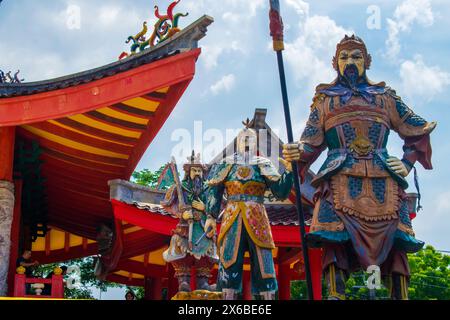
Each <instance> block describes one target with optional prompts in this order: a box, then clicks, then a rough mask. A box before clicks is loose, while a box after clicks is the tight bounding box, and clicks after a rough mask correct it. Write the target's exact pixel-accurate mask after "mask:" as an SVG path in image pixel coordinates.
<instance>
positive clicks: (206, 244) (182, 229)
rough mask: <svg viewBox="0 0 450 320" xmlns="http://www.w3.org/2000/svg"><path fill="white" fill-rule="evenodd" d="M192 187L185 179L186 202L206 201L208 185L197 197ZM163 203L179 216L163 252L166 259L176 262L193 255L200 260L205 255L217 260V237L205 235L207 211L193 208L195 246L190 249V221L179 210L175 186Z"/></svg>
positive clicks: (168, 192)
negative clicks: (167, 246) (167, 245)
mask: <svg viewBox="0 0 450 320" xmlns="http://www.w3.org/2000/svg"><path fill="white" fill-rule="evenodd" d="M192 189H193V188H192V182H191V181H190V180H185V181H183V182H182V192H183V197H184V203H186V204H188V205H191V204H192V202H193V201H194V200H201V201H202V202H204V203H205V202H206V198H205V192H206V186H203V191H202V193H201V194H200V197H197V196H196V195H195V194H194V192H193V190H192ZM162 205H163V206H164V207H166V208H168V210H169V211H171V212H175V213H176V214H177V216H178V218H179V222H178V225H177V227H176V229H175V230H173V236H172V238H171V241H170V245H169V248H168V249H167V250H166V251H164V253H163V258H164V260H165V261H167V262H175V261H182V260H183V259H185V258H186V257H188V256H192V257H194V258H195V259H196V260H200V259H202V258H204V257H205V258H210V259H211V261H212V262H217V260H218V257H217V247H216V245H215V239H211V238H208V237H206V236H203V234H204V233H205V231H204V225H205V222H206V218H207V216H206V212H200V211H197V210H195V209H193V216H194V219H193V220H194V221H193V232H192V244H193V246H192V250H190V249H189V245H188V238H189V222H188V221H186V220H184V219H183V217H182V214H183V213H182V212H179V210H178V194H177V191H176V187H175V186H172V187H171V188H170V189H169V190H168V191H167V193H166V196H165V199H164V201H163V202H162ZM200 238H201V240H200ZM198 241H199V242H198ZM197 242H198V243H197ZM195 244H197V245H195Z"/></svg>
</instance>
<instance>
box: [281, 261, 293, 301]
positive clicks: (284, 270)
mask: <svg viewBox="0 0 450 320" xmlns="http://www.w3.org/2000/svg"><path fill="white" fill-rule="evenodd" d="M278 298H279V299H280V300H291V266H290V265H289V264H280V265H279V267H278Z"/></svg>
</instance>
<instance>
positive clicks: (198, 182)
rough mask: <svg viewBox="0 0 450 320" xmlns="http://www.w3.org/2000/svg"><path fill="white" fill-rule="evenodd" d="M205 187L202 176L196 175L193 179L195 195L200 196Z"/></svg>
mask: <svg viewBox="0 0 450 320" xmlns="http://www.w3.org/2000/svg"><path fill="white" fill-rule="evenodd" d="M202 189H203V179H202V177H200V176H195V177H194V179H193V180H192V193H193V194H194V195H195V196H200V194H201V193H202V191H203V190H202Z"/></svg>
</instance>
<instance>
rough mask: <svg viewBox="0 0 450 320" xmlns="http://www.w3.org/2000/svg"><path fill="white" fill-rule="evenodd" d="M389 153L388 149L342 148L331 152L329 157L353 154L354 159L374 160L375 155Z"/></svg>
mask: <svg viewBox="0 0 450 320" xmlns="http://www.w3.org/2000/svg"><path fill="white" fill-rule="evenodd" d="M387 152H388V151H387V149H386V148H381V149H369V150H360V149H358V148H340V149H331V150H329V151H328V156H334V155H346V154H353V155H354V157H355V158H358V159H372V158H373V155H374V154H379V155H381V154H383V153H387Z"/></svg>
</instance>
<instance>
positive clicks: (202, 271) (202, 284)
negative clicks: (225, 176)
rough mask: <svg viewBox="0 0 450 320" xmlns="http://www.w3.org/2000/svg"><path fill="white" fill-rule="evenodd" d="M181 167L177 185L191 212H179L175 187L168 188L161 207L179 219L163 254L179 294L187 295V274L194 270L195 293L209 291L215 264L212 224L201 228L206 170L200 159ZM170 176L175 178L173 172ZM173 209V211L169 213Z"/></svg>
mask: <svg viewBox="0 0 450 320" xmlns="http://www.w3.org/2000/svg"><path fill="white" fill-rule="evenodd" d="M188 160H189V162H188V163H186V164H185V165H184V166H183V170H184V172H185V176H184V179H183V181H182V182H181V191H182V196H183V203H184V204H186V205H188V206H189V207H192V209H191V210H186V211H184V212H179V210H178V205H177V204H178V202H179V199H178V192H177V187H179V186H176V185H175V186H172V187H171V188H170V189H169V190H168V191H167V193H166V196H165V199H164V201H162V202H161V204H162V205H163V207H165V208H168V209H169V211H171V212H176V214H177V215H178V216H179V219H180V220H179V223H178V225H177V227H176V229H175V230H174V231H173V236H172V238H171V241H170V246H169V248H168V249H167V250H166V251H165V252H164V253H163V258H164V260H165V261H166V262H168V263H171V264H172V266H173V267H174V269H175V277H177V279H178V283H179V292H190V291H191V270H192V269H193V268H194V269H195V270H196V277H197V279H196V280H197V281H196V284H197V290H208V291H210V290H211V286H210V285H209V279H210V278H211V270H212V268H213V266H214V264H215V263H216V262H217V261H218V257H217V251H216V244H215V234H216V227H215V224H211V223H209V224H208V228H205V225H206V220H207V215H206V212H205V202H206V200H205V186H204V174H205V173H206V166H204V165H203V164H201V162H200V155H199V154H198V155H197V156H195V153H194V152H192V156H191V157H189V158H188ZM173 174H178V173H177V172H173ZM173 208H176V209H173Z"/></svg>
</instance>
